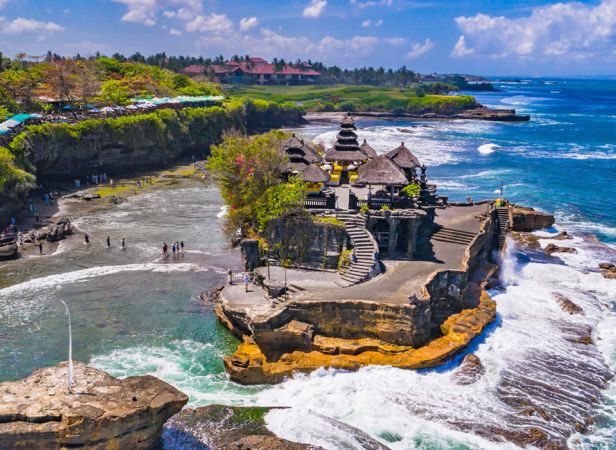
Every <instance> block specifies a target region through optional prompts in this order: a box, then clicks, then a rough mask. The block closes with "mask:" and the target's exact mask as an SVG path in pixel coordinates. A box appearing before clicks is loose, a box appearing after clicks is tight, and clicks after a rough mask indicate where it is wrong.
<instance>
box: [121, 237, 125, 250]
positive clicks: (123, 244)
mask: <svg viewBox="0 0 616 450" xmlns="http://www.w3.org/2000/svg"><path fill="white" fill-rule="evenodd" d="M120 246H121V247H122V250H124V249H125V248H126V239H124V238H122V240H121V241H120Z"/></svg>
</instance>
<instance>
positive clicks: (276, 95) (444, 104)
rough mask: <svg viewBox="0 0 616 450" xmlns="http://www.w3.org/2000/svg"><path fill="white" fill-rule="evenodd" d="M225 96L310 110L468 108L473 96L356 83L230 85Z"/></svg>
mask: <svg viewBox="0 0 616 450" xmlns="http://www.w3.org/2000/svg"><path fill="white" fill-rule="evenodd" d="M226 95H228V96H229V97H231V98H236V99H237V98H251V99H261V100H268V101H273V102H277V103H292V104H295V105H299V106H303V107H305V108H306V109H307V110H309V111H389V112H411V113H422V112H444V111H452V110H461V109H468V108H471V107H473V106H474V105H475V99H474V97H472V96H467V95H456V96H452V95H425V96H423V97H418V96H417V95H415V90H414V89H404V90H403V91H400V89H398V88H387V87H376V86H364V85H362V86H355V85H334V86H323V85H310V86H259V85H247V86H232V87H229V88H227V91H226Z"/></svg>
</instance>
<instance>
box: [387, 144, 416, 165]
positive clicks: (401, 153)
mask: <svg viewBox="0 0 616 450" xmlns="http://www.w3.org/2000/svg"><path fill="white" fill-rule="evenodd" d="M387 157H388V158H389V159H391V160H392V161H393V162H395V163H396V164H397V165H398V167H401V168H402V169H415V168H416V167H421V163H420V162H419V160H418V159H417V157H416V156H415V155H413V153H412V152H411V151H410V150H409V149H408V148H407V147H406V145H404V142H403V143H402V144H400V146H398V147H396V148H394V149H393V150H392V151H390V152H389V153H387Z"/></svg>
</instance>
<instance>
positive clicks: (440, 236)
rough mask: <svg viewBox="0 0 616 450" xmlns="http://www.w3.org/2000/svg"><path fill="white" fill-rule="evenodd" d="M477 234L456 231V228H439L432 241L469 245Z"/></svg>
mask: <svg viewBox="0 0 616 450" xmlns="http://www.w3.org/2000/svg"><path fill="white" fill-rule="evenodd" d="M476 235H477V234H476V233H472V232H470V231H463V230H456V229H454V228H439V229H438V230H436V231H435V232H434V233H432V237H431V239H432V240H434V241H439V242H449V243H451V244H459V245H468V244H470V243H471V242H472V241H473V239H474V238H475V236H476Z"/></svg>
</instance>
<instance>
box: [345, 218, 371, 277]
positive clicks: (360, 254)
mask: <svg viewBox="0 0 616 450" xmlns="http://www.w3.org/2000/svg"><path fill="white" fill-rule="evenodd" d="M338 219H339V220H341V221H342V222H344V225H345V227H346V231H347V234H348V235H349V237H350V238H351V243H352V244H353V248H354V249H355V256H356V257H357V260H356V261H355V262H354V263H353V262H352V263H351V264H350V266H349V268H348V269H347V271H346V272H345V273H344V275H342V280H343V281H344V282H345V283H346V284H345V286H352V285H354V284H358V283H361V282H362V281H366V280H368V279H369V278H370V272H371V270H372V267H373V266H374V254H375V253H376V252H377V251H378V248H376V243H375V241H374V239H373V238H372V236H371V235H370V232H368V230H366V227H365V221H364V219H363V218H362V217H361V216H359V215H357V214H351V213H341V214H338Z"/></svg>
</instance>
